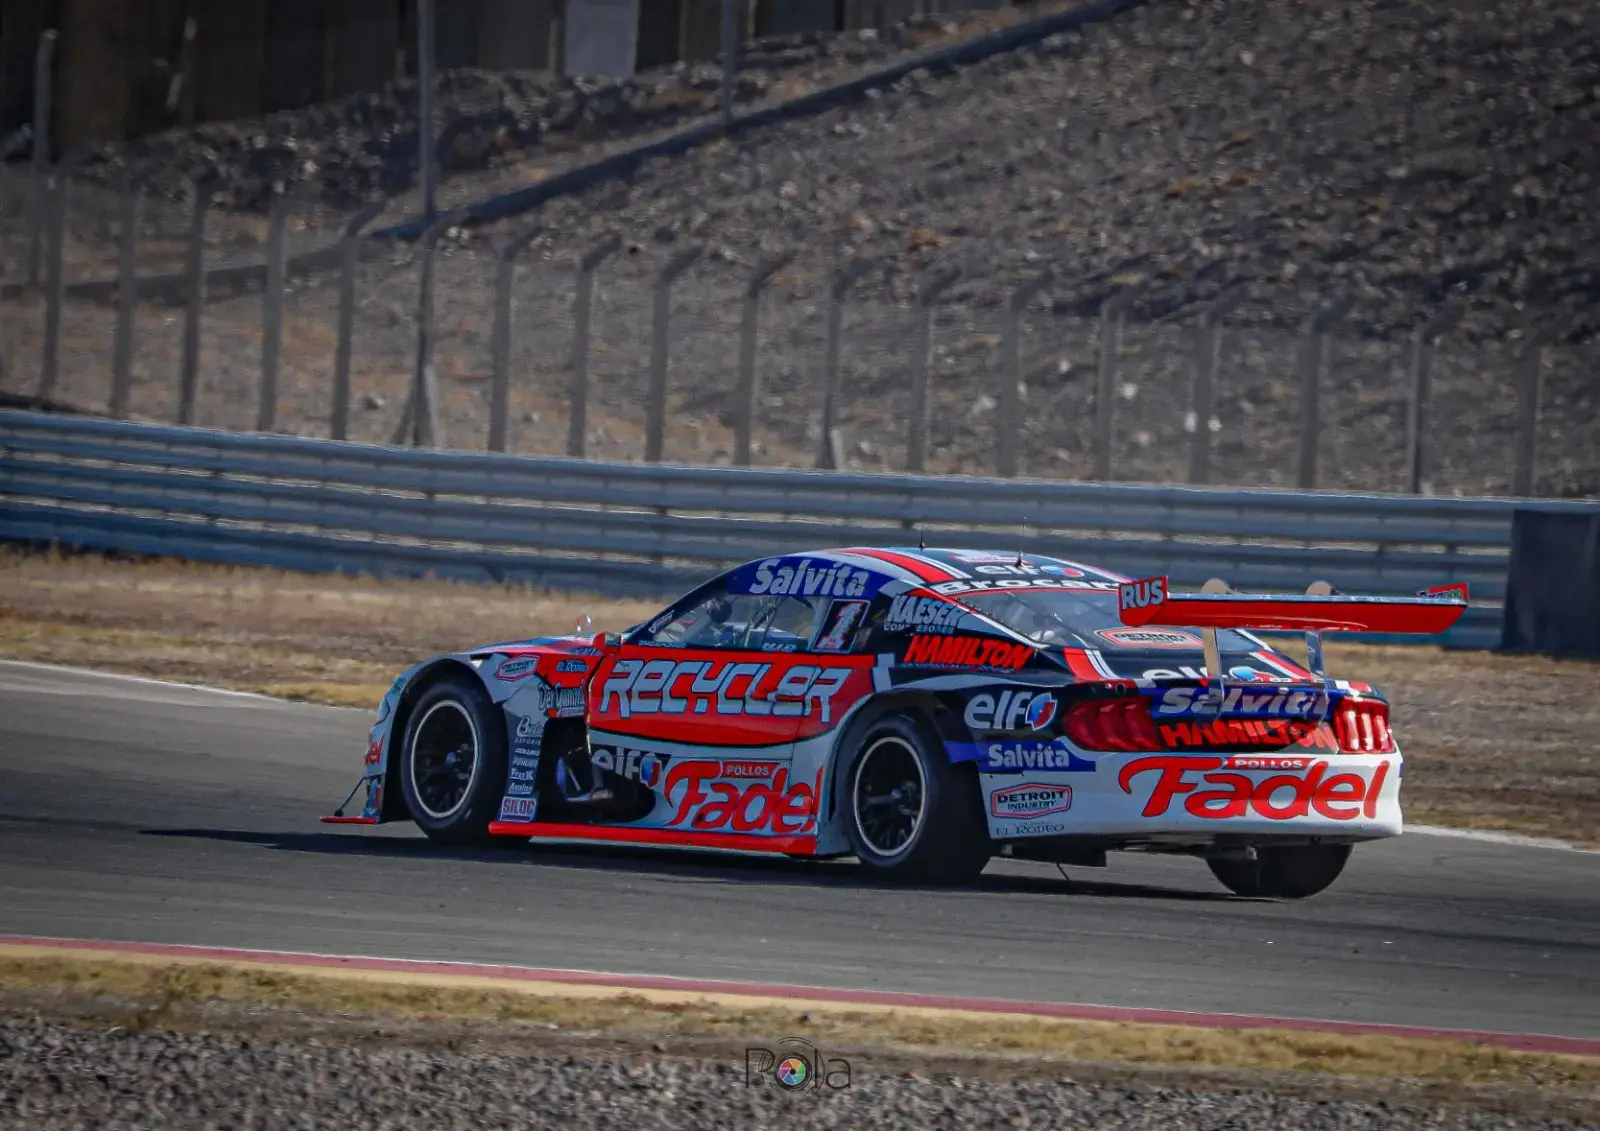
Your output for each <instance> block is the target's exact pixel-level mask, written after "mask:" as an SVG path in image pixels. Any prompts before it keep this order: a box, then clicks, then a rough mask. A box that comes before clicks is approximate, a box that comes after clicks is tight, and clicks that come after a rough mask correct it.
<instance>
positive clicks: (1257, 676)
mask: <svg viewBox="0 0 1600 1131" xmlns="http://www.w3.org/2000/svg"><path fill="white" fill-rule="evenodd" d="M1228 678H1229V679H1237V680H1243V681H1244V682H1246V683H1289V682H1291V680H1290V679H1289V678H1288V677H1287V676H1282V675H1274V674H1273V673H1272V672H1264V671H1261V670H1260V669H1258V668H1252V667H1251V666H1250V665H1248V664H1238V665H1236V666H1234V667H1231V668H1229V669H1228Z"/></svg>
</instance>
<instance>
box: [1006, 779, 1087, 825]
mask: <svg viewBox="0 0 1600 1131" xmlns="http://www.w3.org/2000/svg"><path fill="white" fill-rule="evenodd" d="M1071 808H1072V787H1071V786H1070V785H1040V784H1038V783H1035V782H1028V783H1027V784H1025V785H1013V786H1007V787H1006V788H1005V789H997V790H995V791H994V792H993V793H992V794H990V795H989V814H990V815H991V816H994V817H1005V818H1016V819H1022V820H1027V819H1030V818H1034V817H1045V816H1049V815H1050V814H1051V813H1065V812H1066V811H1067V810H1068V809H1071Z"/></svg>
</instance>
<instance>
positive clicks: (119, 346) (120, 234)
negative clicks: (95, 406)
mask: <svg viewBox="0 0 1600 1131" xmlns="http://www.w3.org/2000/svg"><path fill="white" fill-rule="evenodd" d="M148 173H149V170H148V169H132V168H130V169H129V170H128V171H127V174H126V175H125V176H124V177H123V180H122V198H121V200H119V201H118V212H119V213H120V219H119V225H120V226H119V228H118V231H117V329H116V338H115V340H114V344H113V346H112V350H111V399H110V401H109V402H108V404H107V409H108V411H109V412H110V414H111V417H112V419H114V420H126V419H127V418H128V395H129V390H130V389H131V387H132V383H133V315H134V311H135V310H136V309H137V308H138V305H139V274H138V272H139V264H138V259H137V253H138V248H139V193H140V189H141V188H142V187H143V185H144V181H145V177H146V176H147V175H148Z"/></svg>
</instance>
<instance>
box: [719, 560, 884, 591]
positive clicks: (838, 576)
mask: <svg viewBox="0 0 1600 1131" xmlns="http://www.w3.org/2000/svg"><path fill="white" fill-rule="evenodd" d="M872 577H873V575H872V574H871V573H870V572H868V571H867V570H864V569H856V568H855V567H853V566H847V565H839V564H832V563H829V562H814V561H812V560H810V559H809V558H801V559H800V560H799V561H795V562H791V561H785V560H784V559H782V558H768V559H767V560H766V561H764V562H760V563H758V564H757V565H756V576H755V580H754V581H752V582H751V583H750V592H751V593H753V594H755V595H756V596H758V597H759V596H761V595H762V594H764V593H770V594H771V595H772V596H774V597H864V596H866V593H867V585H868V584H869V583H870V582H871V580H872Z"/></svg>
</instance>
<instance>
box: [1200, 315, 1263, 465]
mask: <svg viewBox="0 0 1600 1131" xmlns="http://www.w3.org/2000/svg"><path fill="white" fill-rule="evenodd" d="M1249 286H1250V285H1249V284H1248V283H1240V284H1239V285H1237V286H1235V287H1233V288H1231V289H1229V290H1227V291H1224V292H1223V293H1222V295H1221V296H1220V297H1218V298H1217V299H1216V300H1215V301H1213V302H1212V304H1211V305H1210V306H1208V307H1206V308H1205V310H1203V311H1201V312H1200V321H1199V324H1198V325H1197V326H1196V327H1195V354H1194V391H1193V398H1192V404H1191V406H1190V408H1191V415H1192V416H1193V418H1194V432H1193V434H1192V435H1191V436H1190V439H1189V482H1190V483H1194V484H1205V483H1207V482H1209V481H1210V479H1211V412H1212V403H1213V400H1214V393H1215V386H1216V380H1217V366H1218V363H1219V362H1220V360H1221V353H1222V330H1221V328H1220V327H1219V326H1218V325H1217V323H1218V322H1220V321H1221V320H1222V319H1224V318H1226V317H1227V316H1228V315H1229V314H1230V313H1231V312H1232V311H1233V310H1235V309H1236V308H1237V307H1238V306H1239V304H1240V303H1241V302H1243V301H1244V299H1245V295H1246V294H1247V293H1248V291H1249Z"/></svg>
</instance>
